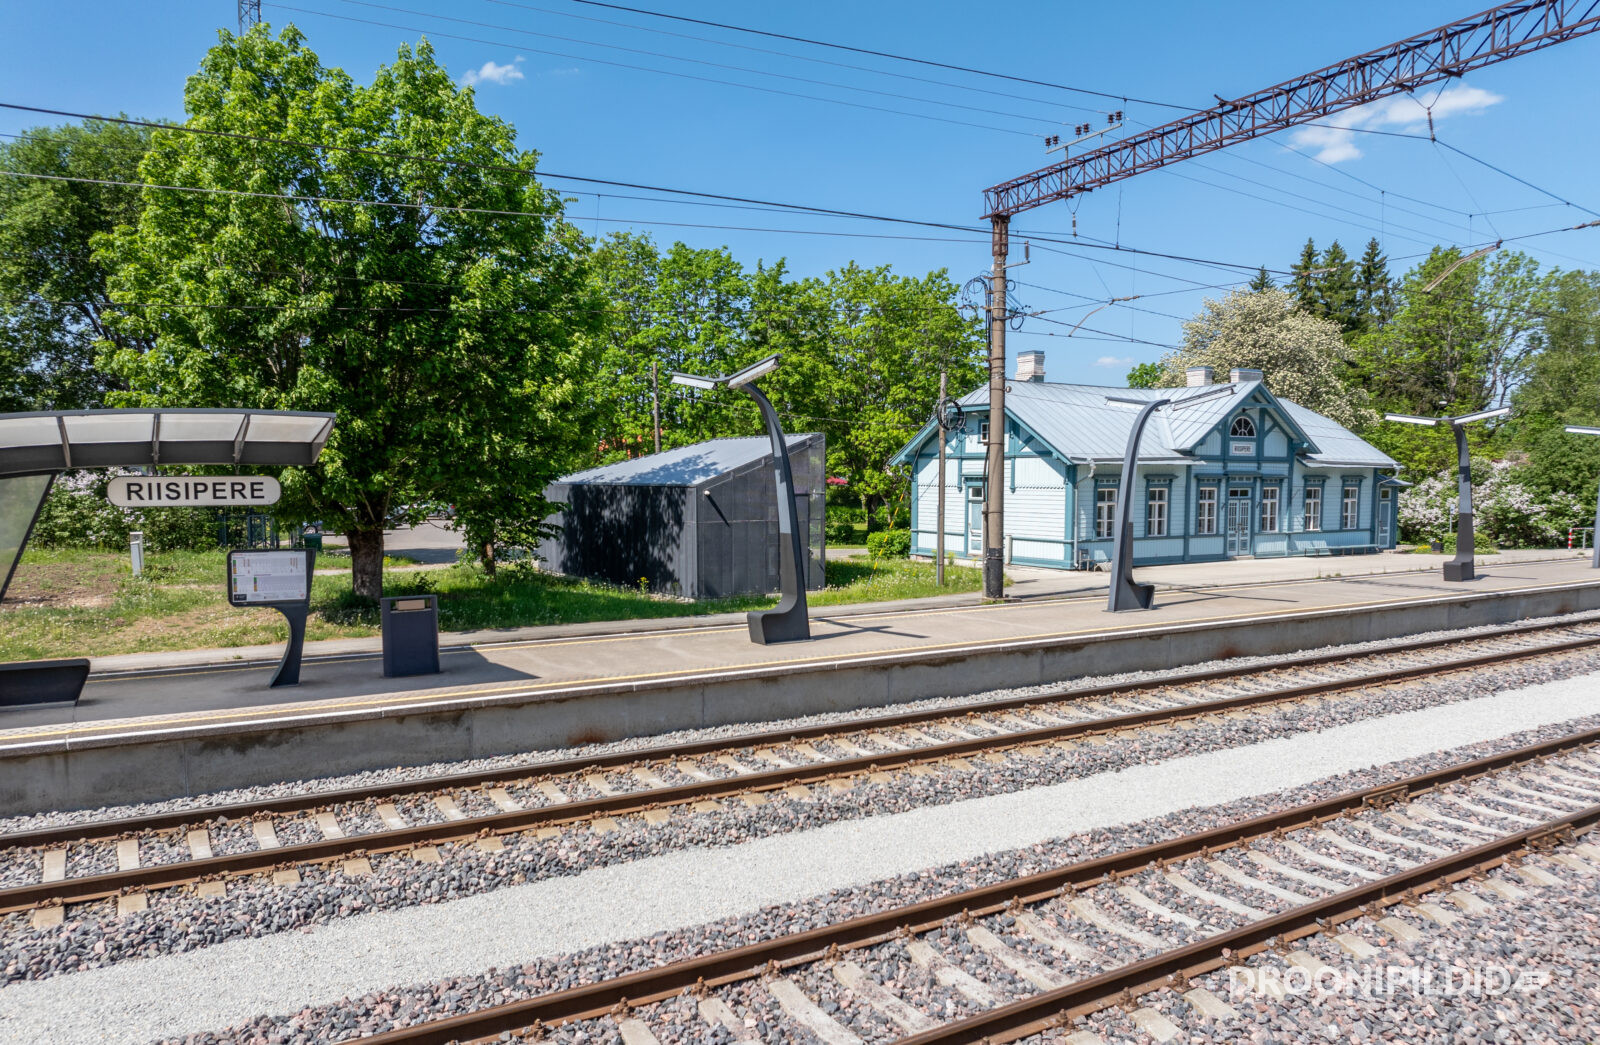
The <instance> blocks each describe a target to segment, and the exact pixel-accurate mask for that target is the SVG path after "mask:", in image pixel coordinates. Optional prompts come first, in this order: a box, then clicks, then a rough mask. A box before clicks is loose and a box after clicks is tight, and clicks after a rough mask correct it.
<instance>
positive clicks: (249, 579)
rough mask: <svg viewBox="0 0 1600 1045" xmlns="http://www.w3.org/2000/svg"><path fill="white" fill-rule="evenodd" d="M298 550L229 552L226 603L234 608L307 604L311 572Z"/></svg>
mask: <svg viewBox="0 0 1600 1045" xmlns="http://www.w3.org/2000/svg"><path fill="white" fill-rule="evenodd" d="M307 555H308V553H307V552H306V551H304V550H301V549H295V550H292V551H261V552H256V551H234V552H229V553H228V601H229V602H231V603H233V604H234V605H236V606H253V605H270V604H272V603H275V602H306V601H307V600H309V599H310V597H311V570H310V566H309V561H308V560H307V558H306V556H307Z"/></svg>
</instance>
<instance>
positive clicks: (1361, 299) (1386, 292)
mask: <svg viewBox="0 0 1600 1045" xmlns="http://www.w3.org/2000/svg"><path fill="white" fill-rule="evenodd" d="M1356 312H1357V314H1358V315H1359V316H1360V317H1361V326H1360V331H1361V332H1363V333H1364V332H1366V331H1369V330H1377V329H1379V328H1381V327H1382V326H1383V325H1384V324H1385V323H1387V322H1389V319H1390V317H1392V316H1393V315H1394V293H1393V291H1392V290H1391V289H1390V286H1389V259H1388V257H1387V256H1385V254H1384V253H1383V248H1382V247H1381V246H1379V245H1378V240H1377V237H1373V238H1372V239H1369V240H1367V249H1366V250H1364V251H1362V253H1361V262H1360V265H1359V266H1358V268H1357V269H1356Z"/></svg>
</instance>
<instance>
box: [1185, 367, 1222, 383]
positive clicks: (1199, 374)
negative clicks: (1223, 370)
mask: <svg viewBox="0 0 1600 1045" xmlns="http://www.w3.org/2000/svg"><path fill="white" fill-rule="evenodd" d="M1216 373H1217V372H1216V371H1215V370H1212V369H1211V368H1210V367H1208V366H1192V367H1190V368H1189V369H1187V370H1185V371H1184V372H1183V376H1184V377H1185V378H1187V379H1188V381H1187V383H1188V385H1189V387H1190V388H1204V387H1205V386H1206V385H1209V384H1210V383H1211V382H1212V380H1214V379H1215V377H1216Z"/></svg>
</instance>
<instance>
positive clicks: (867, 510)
mask: <svg viewBox="0 0 1600 1045" xmlns="http://www.w3.org/2000/svg"><path fill="white" fill-rule="evenodd" d="M861 518H862V519H863V520H865V521H866V524H867V532H868V533H871V532H872V508H871V507H870V506H869V505H868V503H867V495H866V494H862V495H861Z"/></svg>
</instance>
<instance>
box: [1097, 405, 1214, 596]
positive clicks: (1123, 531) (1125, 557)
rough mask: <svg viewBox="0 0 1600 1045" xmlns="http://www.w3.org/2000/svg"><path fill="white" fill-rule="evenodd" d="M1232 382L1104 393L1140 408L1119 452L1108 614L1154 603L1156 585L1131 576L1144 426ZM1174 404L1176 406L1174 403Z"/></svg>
mask: <svg viewBox="0 0 1600 1045" xmlns="http://www.w3.org/2000/svg"><path fill="white" fill-rule="evenodd" d="M1233 393H1234V386H1233V385H1231V384H1230V385H1213V386H1212V387H1210V388H1208V389H1207V390H1206V391H1204V392H1202V393H1200V394H1199V395H1193V396H1185V397H1183V398H1181V399H1177V400H1174V399H1172V398H1170V397H1169V398H1167V399H1134V398H1133V397H1131V396H1106V402H1108V403H1115V404H1117V405H1118V406H1133V407H1139V408H1140V409H1139V416H1138V417H1136V418H1134V421H1133V430H1132V431H1131V432H1129V433H1128V448H1127V450H1125V451H1124V452H1123V455H1122V477H1121V479H1119V480H1118V481H1117V516H1116V540H1115V541H1114V542H1113V543H1112V546H1111V592H1110V594H1109V595H1108V596H1107V597H1106V609H1107V610H1108V611H1109V612H1111V613H1117V612H1120V611H1122V610H1147V609H1150V607H1151V606H1152V605H1153V604H1154V602H1155V592H1156V586H1155V585H1154V584H1140V583H1139V582H1138V581H1136V580H1134V579H1133V508H1132V504H1133V483H1134V469H1135V468H1136V467H1137V465H1138V463H1139V440H1140V439H1141V438H1142V437H1143V436H1144V426H1145V424H1146V423H1147V422H1148V421H1149V420H1150V417H1151V415H1153V414H1154V413H1155V412H1156V411H1157V410H1159V409H1161V408H1162V407H1164V406H1171V407H1172V408H1173V409H1174V410H1182V409H1183V408H1184V407H1187V406H1193V405H1194V404H1195V403H1198V402H1201V401H1203V400H1206V399H1213V398H1215V397H1216V396H1219V395H1233ZM1174 404H1176V405H1174Z"/></svg>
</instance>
